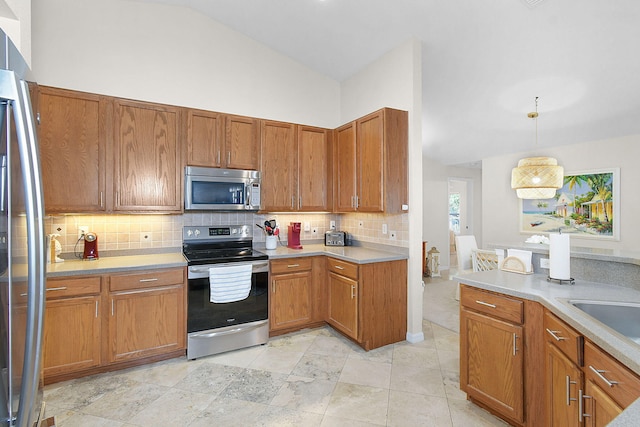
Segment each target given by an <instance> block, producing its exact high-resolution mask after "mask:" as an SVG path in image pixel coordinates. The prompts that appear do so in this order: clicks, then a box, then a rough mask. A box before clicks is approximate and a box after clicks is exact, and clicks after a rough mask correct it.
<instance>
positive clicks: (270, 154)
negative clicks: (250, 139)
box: [260, 121, 298, 211]
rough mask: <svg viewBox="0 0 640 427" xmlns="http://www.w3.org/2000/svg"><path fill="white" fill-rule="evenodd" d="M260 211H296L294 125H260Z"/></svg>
mask: <svg viewBox="0 0 640 427" xmlns="http://www.w3.org/2000/svg"><path fill="white" fill-rule="evenodd" d="M260 133H261V151H262V153H261V165H262V167H261V169H262V187H261V203H262V209H263V210H266V211H292V210H296V209H297V205H298V201H297V191H296V180H295V170H296V164H295V163H296V150H297V148H296V133H295V125H293V124H290V123H282V122H267V121H263V122H262V125H261V131H260Z"/></svg>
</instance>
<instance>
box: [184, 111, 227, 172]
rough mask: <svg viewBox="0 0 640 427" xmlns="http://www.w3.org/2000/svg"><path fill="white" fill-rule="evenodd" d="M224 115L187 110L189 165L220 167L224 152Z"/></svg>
mask: <svg viewBox="0 0 640 427" xmlns="http://www.w3.org/2000/svg"><path fill="white" fill-rule="evenodd" d="M223 130H224V115H223V114H220V113H214V112H211V111H202V110H187V165H189V166H201V167H220V166H221V164H222V163H221V162H222V158H223V154H222V152H223V151H224V136H223Z"/></svg>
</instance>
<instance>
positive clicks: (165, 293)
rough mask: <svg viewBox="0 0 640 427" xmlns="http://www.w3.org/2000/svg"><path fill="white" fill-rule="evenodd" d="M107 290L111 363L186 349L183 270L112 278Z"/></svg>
mask: <svg viewBox="0 0 640 427" xmlns="http://www.w3.org/2000/svg"><path fill="white" fill-rule="evenodd" d="M109 289H110V291H111V292H110V294H109V299H110V304H111V307H110V313H109V320H108V324H109V361H110V362H120V361H126V360H131V359H138V358H142V357H148V356H155V355H158V354H163V353H168V352H172V351H175V350H181V349H184V348H185V344H186V314H185V295H184V270H183V269H169V270H155V271H145V272H136V273H130V274H118V275H113V276H111V277H110V284H109Z"/></svg>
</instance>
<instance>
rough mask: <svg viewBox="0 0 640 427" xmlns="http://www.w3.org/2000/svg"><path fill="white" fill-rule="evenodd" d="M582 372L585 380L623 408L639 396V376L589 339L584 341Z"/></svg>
mask: <svg viewBox="0 0 640 427" xmlns="http://www.w3.org/2000/svg"><path fill="white" fill-rule="evenodd" d="M596 371H597V372H596ZM584 372H585V378H586V380H587V381H593V382H594V383H595V384H597V385H598V387H600V388H601V389H602V390H604V391H605V393H607V394H608V395H609V396H611V398H612V399H613V400H615V401H616V402H617V403H618V404H619V405H620V406H622V408H623V409H624V408H626V407H627V406H629V405H630V404H631V403H632V402H633V401H635V400H636V399H637V398H638V397H640V378H638V377H637V376H636V375H635V374H634V373H633V372H631V371H630V370H629V369H627V368H626V367H625V366H624V365H622V364H621V363H620V362H618V361H617V360H616V359H614V358H613V357H611V356H610V355H609V354H608V353H606V352H604V351H602V350H601V349H600V347H598V346H596V345H595V344H592V343H591V342H589V341H585V343H584ZM607 382H608V383H607Z"/></svg>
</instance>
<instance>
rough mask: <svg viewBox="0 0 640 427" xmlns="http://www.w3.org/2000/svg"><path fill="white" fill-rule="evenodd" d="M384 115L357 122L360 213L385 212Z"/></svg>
mask: <svg viewBox="0 0 640 427" xmlns="http://www.w3.org/2000/svg"><path fill="white" fill-rule="evenodd" d="M383 125H384V115H383V112H382V111H378V112H376V113H373V114H370V115H368V116H366V117H363V118H362V119H359V120H358V121H357V129H356V139H357V150H358V152H357V159H358V166H357V168H358V192H357V194H358V211H360V212H382V211H383V210H384V203H383V194H384V193H383V191H384V185H383V182H384V181H383V180H384V173H383V170H384V133H383V131H384V127H383Z"/></svg>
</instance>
